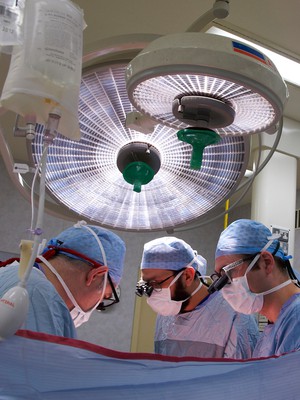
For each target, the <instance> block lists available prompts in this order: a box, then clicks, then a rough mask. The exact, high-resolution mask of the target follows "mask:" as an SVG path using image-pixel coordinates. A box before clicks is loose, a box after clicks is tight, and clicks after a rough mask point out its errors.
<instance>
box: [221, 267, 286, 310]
mask: <svg viewBox="0 0 300 400" xmlns="http://www.w3.org/2000/svg"><path fill="white" fill-rule="evenodd" d="M289 283H291V280H290V279H288V280H287V281H285V282H283V283H281V284H280V285H277V286H275V287H273V288H272V289H270V290H267V291H265V292H262V293H253V292H251V290H250V289H249V285H248V281H247V276H246V274H245V275H244V276H241V277H238V278H234V279H232V282H231V283H230V284H228V285H225V286H224V287H223V289H222V295H223V297H224V299H225V300H226V301H228V303H229V304H230V305H231V307H232V308H233V309H234V310H235V311H237V312H240V313H242V314H253V313H256V312H260V311H261V309H262V308H263V305H264V296H265V295H267V294H269V293H272V292H275V291H277V290H279V289H281V288H283V287H284V286H287V285H288V284H289Z"/></svg>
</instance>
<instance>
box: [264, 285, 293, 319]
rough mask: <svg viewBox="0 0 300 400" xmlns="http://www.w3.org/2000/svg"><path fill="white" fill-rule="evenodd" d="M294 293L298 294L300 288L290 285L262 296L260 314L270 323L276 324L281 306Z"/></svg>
mask: <svg viewBox="0 0 300 400" xmlns="http://www.w3.org/2000/svg"><path fill="white" fill-rule="evenodd" d="M296 293H300V288H298V287H297V286H296V285H294V283H290V284H289V285H287V286H285V287H283V288H282V289H280V290H278V291H276V292H273V293H270V294H268V295H266V296H264V305H263V308H262V309H261V311H260V314H262V315H264V316H265V317H266V318H267V319H268V321H270V322H271V323H274V322H276V320H277V318H278V316H279V314H280V311H281V309H282V307H283V305H284V304H285V303H286V302H287V301H288V300H289V299H290V298H291V297H292V296H293V295H294V294H296Z"/></svg>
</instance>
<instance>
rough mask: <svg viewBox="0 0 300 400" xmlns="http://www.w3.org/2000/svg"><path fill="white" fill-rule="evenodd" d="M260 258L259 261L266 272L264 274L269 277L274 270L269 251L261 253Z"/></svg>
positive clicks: (272, 258) (273, 262) (273, 261)
mask: <svg viewBox="0 0 300 400" xmlns="http://www.w3.org/2000/svg"><path fill="white" fill-rule="evenodd" d="M260 257H261V260H262V261H263V264H262V265H263V267H264V269H265V271H266V274H267V275H269V274H270V273H271V272H272V271H273V269H274V265H275V260H274V257H273V256H272V254H271V253H270V252H269V251H263V252H262V253H261V256H260Z"/></svg>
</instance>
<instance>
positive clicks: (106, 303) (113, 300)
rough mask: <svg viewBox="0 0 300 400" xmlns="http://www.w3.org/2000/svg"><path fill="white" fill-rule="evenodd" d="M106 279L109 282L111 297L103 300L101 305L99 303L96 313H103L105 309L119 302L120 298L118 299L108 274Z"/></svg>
mask: <svg viewBox="0 0 300 400" xmlns="http://www.w3.org/2000/svg"><path fill="white" fill-rule="evenodd" d="M107 279H108V282H109V284H110V287H111V291H112V296H111V297H109V298H108V299H105V298H104V299H103V300H102V301H101V303H99V304H98V306H97V307H96V310H97V311H104V310H106V308H107V307H110V306H112V305H113V304H116V303H119V301H120V298H119V296H118V294H117V291H116V289H115V285H114V284H113V281H112V279H111V277H110V275H109V273H108V274H107ZM104 290H105V289H104Z"/></svg>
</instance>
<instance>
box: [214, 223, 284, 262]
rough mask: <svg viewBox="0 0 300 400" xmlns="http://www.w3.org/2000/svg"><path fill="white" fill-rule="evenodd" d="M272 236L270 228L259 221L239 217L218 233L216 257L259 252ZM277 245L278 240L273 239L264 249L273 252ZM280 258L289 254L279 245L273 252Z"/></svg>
mask: <svg viewBox="0 0 300 400" xmlns="http://www.w3.org/2000/svg"><path fill="white" fill-rule="evenodd" d="M271 236H272V233H271V231H270V229H268V228H267V227H266V226H265V225H263V224H262V223H260V222H257V221H252V220H250V219H239V220H237V221H234V222H233V223H232V224H230V225H229V226H228V227H227V228H226V229H225V230H224V231H223V232H222V233H221V235H220V238H219V241H218V244H217V249H216V258H217V257H220V256H223V255H229V254H256V253H259V252H260V251H261V250H262V249H263V248H264V246H265V245H266V244H267V243H268V241H269V238H270V237H271ZM277 246H278V240H277V239H274V241H273V242H272V244H271V245H270V246H269V247H268V248H267V249H266V250H267V251H269V252H270V253H273V252H274V251H275V250H276V248H277ZM274 255H276V256H277V257H280V258H281V259H282V260H287V259H289V258H290V256H285V255H284V252H283V250H282V249H281V248H280V247H279V248H278V250H277V251H276V253H275V254H274Z"/></svg>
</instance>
